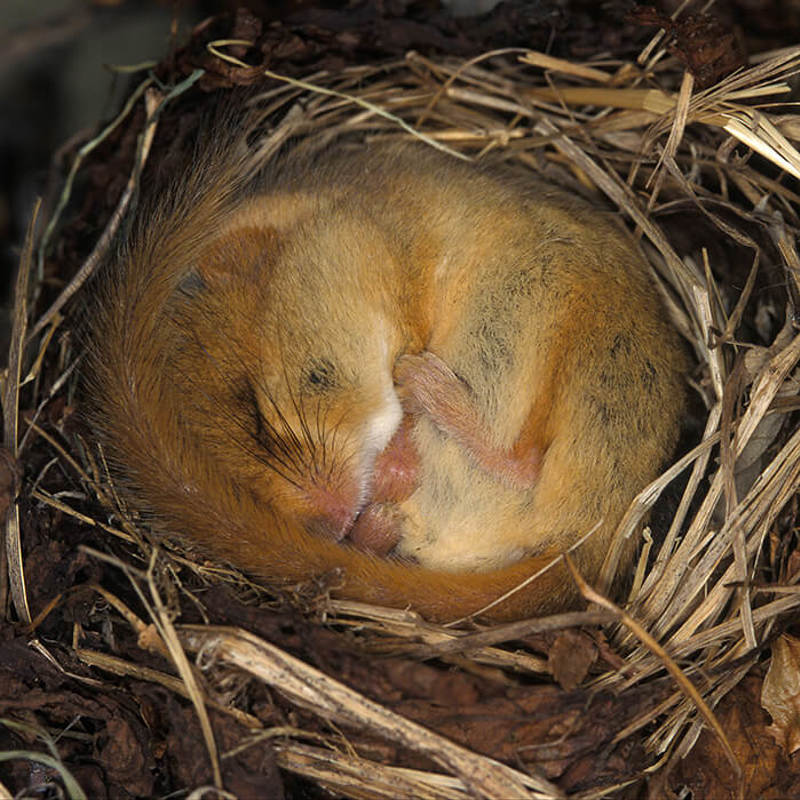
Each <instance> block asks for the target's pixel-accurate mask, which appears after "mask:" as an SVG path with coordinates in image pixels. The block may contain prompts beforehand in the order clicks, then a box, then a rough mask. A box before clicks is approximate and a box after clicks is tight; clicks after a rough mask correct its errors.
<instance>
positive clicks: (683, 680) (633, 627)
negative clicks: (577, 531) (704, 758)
mask: <svg viewBox="0 0 800 800" xmlns="http://www.w3.org/2000/svg"><path fill="white" fill-rule="evenodd" d="M564 558H565V561H566V562H567V566H568V567H569V570H570V572H571V573H572V577H573V578H574V579H575V582H576V583H577V584H578V588H579V589H580V591H581V594H582V595H583V596H584V597H585V598H586V599H587V600H588V601H589V602H590V603H597V605H599V606H600V607H601V608H605V609H608V610H609V611H611V612H612V613H613V614H615V615H616V616H617V619H619V621H620V622H621V623H622V624H623V625H624V626H625V627H626V628H628V630H630V631H631V632H632V633H633V634H634V635H635V636H636V637H638V639H639V640H640V641H641V642H642V644H643V645H644V646H645V647H646V648H647V649H648V650H649V651H650V652H651V653H653V655H654V656H655V657H656V658H658V659H660V661H661V663H662V665H663V666H664V668H665V669H666V670H667V672H669V674H670V675H672V677H673V678H674V679H675V681H676V682H677V684H678V686H679V687H680V689H681V691H682V692H683V693H684V694H685V695H686V697H687V698H688V699H689V700H691V701H692V702H693V703H694V705H695V707H696V708H697V710H698V711H699V712H700V715H701V716H702V717H703V719H704V720H705V721H706V723H707V724H708V726H709V727H710V728H711V729H712V730H713V731H714V733H715V734H716V735H717V738H718V739H719V741H720V744H721V745H722V748H723V750H724V751H725V754H726V755H727V756H728V760H729V761H730V764H731V766H732V767H733V769H734V772H735V773H736V776H737V778H738V779H741V776H742V768H741V766H740V765H739V761H738V760H737V758H736V754H735V753H734V752H733V748H732V747H731V744H730V742H729V741H728V737H727V736H726V735H725V731H724V730H723V729H722V726H721V725H720V723H719V720H718V719H717V718H716V716H714V712H713V711H712V710H711V709H710V708H709V707H708V705H707V704H706V702H705V701H704V700H703V697H702V696H701V694H700V692H698V691H697V689H696V688H695V686H694V684H693V683H692V682H691V681H690V680H689V679H688V678H687V677H686V675H685V674H684V673H683V670H681V668H680V667H679V666H678V665H677V664H676V663H675V662H674V661H673V660H672V659H671V658H670V657H669V654H668V653H667V651H666V650H664V648H663V647H662V646H661V645H660V644H659V643H658V642H657V641H656V640H655V639H654V638H653V637H652V636H651V635H650V634H649V633H648V632H647V631H646V630H645V629H644V627H642V625H640V624H639V623H638V622H637V621H636V620H635V619H633V617H631V616H630V615H629V614H627V613H626V612H625V611H623V610H622V609H621V608H619V606H617V605H615V604H614V603H612V602H611V601H610V600H608V599H607V598H605V597H603V595H601V594H600V593H598V592H596V591H594V589H592V588H591V586H589V584H588V583H586V581H585V580H584V579H583V577H582V576H581V575H580V573H579V572H578V570H577V569H576V568H575V565H574V563H573V562H572V559H571V558H570V557H569V556H565V557H564Z"/></svg>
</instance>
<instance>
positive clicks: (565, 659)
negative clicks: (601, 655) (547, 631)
mask: <svg viewBox="0 0 800 800" xmlns="http://www.w3.org/2000/svg"><path fill="white" fill-rule="evenodd" d="M596 660H597V647H596V646H595V644H594V642H593V641H592V640H591V639H590V638H589V637H588V636H586V635H585V634H583V633H581V632H580V631H571V630H566V631H561V632H560V633H559V634H558V636H556V638H555V641H554V642H553V644H552V646H551V648H550V652H549V654H548V658H547V667H548V669H549V670H550V673H551V674H552V676H553V677H554V678H555V679H556V680H557V681H558V683H559V685H560V686H561V687H562V688H564V689H566V690H567V691H569V690H571V689H574V688H575V687H576V686H578V684H579V683H581V681H583V679H584V678H585V677H586V674H587V673H588V672H589V667H591V666H592V664H594V662H595V661H596Z"/></svg>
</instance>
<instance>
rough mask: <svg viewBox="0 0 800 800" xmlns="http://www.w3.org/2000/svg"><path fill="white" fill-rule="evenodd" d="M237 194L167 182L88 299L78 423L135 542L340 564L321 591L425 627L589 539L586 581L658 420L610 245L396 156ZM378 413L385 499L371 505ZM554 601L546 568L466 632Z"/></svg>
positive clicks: (644, 349)
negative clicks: (136, 524) (140, 526)
mask: <svg viewBox="0 0 800 800" xmlns="http://www.w3.org/2000/svg"><path fill="white" fill-rule="evenodd" d="M243 184H244V181H243V179H242V177H241V175H240V173H239V171H238V167H237V166H236V160H235V158H234V157H232V156H231V157H230V163H229V164H228V165H227V166H225V167H224V168H216V169H214V170H211V171H210V172H209V174H208V175H206V176H204V177H203V179H202V180H200V179H197V180H194V181H192V180H191V179H190V180H189V181H188V182H184V184H183V188H178V189H176V190H175V191H176V194H174V195H173V196H172V197H170V198H169V200H166V199H165V200H164V201H163V203H162V204H161V205H159V204H156V206H155V208H154V209H153V210H151V212H150V214H149V217H148V221H147V224H145V225H140V226H139V229H138V230H139V232H138V233H135V234H133V235H132V237H131V240H130V241H129V243H128V244H127V246H126V249H125V251H124V253H123V255H121V256H120V258H119V259H117V262H116V263H115V264H113V265H111V275H110V278H109V280H108V281H107V283H106V287H105V289H104V290H103V292H102V297H103V303H102V310H101V311H100V312H99V313H98V320H97V322H96V323H95V325H94V330H93V347H92V359H91V362H92V363H91V375H92V378H91V381H92V384H91V385H92V391H93V393H94V394H95V395H96V398H97V400H96V404H95V405H96V409H95V413H94V420H95V422H96V424H97V426H98V429H99V432H100V435H101V437H102V439H103V441H104V442H105V445H106V448H107V450H108V451H110V453H111V455H112V456H113V459H114V463H115V464H116V468H117V471H118V472H119V474H120V475H121V476H122V477H124V479H125V484H126V485H127V486H128V487H129V490H130V491H131V493H132V495H133V497H134V498H135V500H136V502H138V504H139V505H140V506H141V507H142V508H144V509H146V510H148V511H150V512H151V513H152V515H153V519H154V522H155V524H156V525H157V526H159V527H162V528H164V529H166V530H169V531H173V532H176V533H179V534H182V535H183V536H185V537H186V538H188V539H190V540H192V541H194V542H197V543H198V544H199V545H201V546H202V547H203V548H204V549H206V550H207V551H208V552H209V553H211V554H215V555H217V556H219V557H222V558H225V559H229V560H230V561H232V562H233V563H235V564H237V565H239V566H241V567H242V568H244V569H246V570H248V571H250V572H252V573H254V574H256V575H259V576H261V577H262V578H264V579H265V580H268V581H270V582H274V583H287V582H297V581H301V580H304V579H307V578H310V577H312V576H315V575H319V574H321V573H324V572H328V571H330V570H332V569H334V568H339V569H340V570H341V573H342V574H341V580H340V584H341V588H340V589H338V590H337V591H338V593H339V594H340V595H342V596H346V597H352V598H356V599H361V600H365V601H369V602H373V603H379V604H386V605H395V606H401V607H402V606H410V607H412V608H414V609H417V610H418V611H420V612H421V613H423V614H424V615H426V616H428V617H430V618H434V619H446V618H455V617H458V616H461V615H464V614H468V613H472V612H474V611H476V610H478V609H480V608H481V607H482V606H484V605H485V604H487V603H489V602H491V601H492V600H493V599H495V598H496V597H497V596H499V595H500V594H502V593H504V592H506V591H507V590H509V589H510V588H512V587H513V586H515V585H516V584H518V583H519V582H520V581H522V580H523V579H524V578H526V577H527V576H529V575H531V574H533V573H535V572H536V571H538V570H539V569H540V568H541V567H542V566H543V565H544V564H546V563H548V562H549V561H551V560H552V559H553V557H554V556H555V555H558V554H560V553H561V552H563V551H564V550H566V549H568V548H569V547H570V546H571V545H572V544H574V542H575V541H577V540H578V539H579V538H580V537H581V536H582V535H583V534H585V533H587V532H588V531H589V530H591V529H593V528H595V527H596V526H599V527H598V529H597V531H596V532H595V534H594V535H593V536H592V537H591V538H590V539H589V540H588V541H587V542H586V543H585V544H584V545H582V546H581V547H580V548H579V549H578V551H577V552H576V556H575V558H576V562H577V564H578V566H579V568H580V569H581V570H582V572H583V573H584V574H585V575H586V576H587V577H588V578H590V579H591V578H593V577H595V575H596V574H597V571H598V570H599V567H600V564H601V563H602V560H603V557H604V555H605V553H606V551H607V549H608V545H609V541H610V537H611V535H612V533H613V531H614V529H615V527H616V525H617V524H618V523H619V521H620V519H621V517H622V514H623V513H624V511H625V509H626V507H627V506H628V504H629V503H630V501H631V499H632V498H633V496H634V495H635V494H636V493H637V492H638V491H639V490H640V489H641V488H642V487H643V486H644V485H645V484H646V483H647V482H649V481H650V480H652V479H653V478H654V477H655V476H656V474H657V471H658V469H659V467H660V466H661V465H662V463H663V461H664V460H665V458H666V457H668V456H669V455H670V452H671V450H672V448H673V447H674V444H675V440H676V436H677V431H678V424H679V416H680V413H681V411H682V407H683V390H682V385H681V383H682V379H681V377H680V372H681V370H682V367H683V362H682V355H681V350H680V345H679V343H678V341H677V337H676V335H675V333H674V332H673V331H672V330H671V328H670V326H669V324H668V323H667V322H666V321H665V312H664V310H663V308H662V307H661V304H660V303H659V301H658V298H657V294H656V291H655V289H654V288H653V286H652V284H651V279H650V277H649V275H648V271H647V268H646V266H645V264H644V263H643V261H642V259H641V257H640V256H639V255H638V253H637V251H636V249H635V247H634V246H633V244H632V243H631V242H630V241H629V240H628V238H627V236H626V235H625V234H624V233H623V232H622V231H621V230H619V229H618V228H617V226H616V225H615V224H614V223H613V222H612V221H610V220H609V219H607V218H606V216H605V215H604V214H602V213H600V212H598V211H596V210H593V209H591V208H589V207H588V206H587V205H586V204H585V203H583V202H579V201H578V200H574V199H571V198H569V197H567V196H566V195H565V194H564V193H562V192H559V191H557V190H555V189H552V188H551V187H548V186H546V185H544V184H541V183H539V182H537V181H535V180H534V179H532V178H529V177H519V176H512V175H510V174H507V173H505V172H493V171H490V170H480V169H478V168H476V167H473V166H470V165H467V164H463V163H460V162H457V161H456V160H454V159H451V158H449V157H447V156H444V155H441V154H439V153H436V152H435V151H432V150H431V149H429V148H426V147H424V146H421V145H408V146H391V147H387V146H385V145H384V146H376V147H373V148H371V149H365V150H358V151H344V150H341V149H339V150H333V151H331V152H329V153H328V154H327V155H325V156H323V157H317V158H316V159H315V160H314V161H313V163H302V162H300V161H298V160H295V161H293V160H292V158H291V157H289V159H288V160H287V161H284V162H283V163H282V164H281V165H279V166H278V167H273V168H270V170H268V172H267V174H266V175H265V176H264V177H262V178H261V179H260V180H259V185H258V188H256V189H252V188H247V189H246V188H245V187H244V185H243ZM403 420H405V423H406V425H407V427H408V430H410V435H409V436H408V437H406V438H404V439H403V440H402V441H403V445H402V447H401V446H400V445H398V451H400V450H401V449H404V452H405V451H406V450H409V449H411V450H413V453H412V455H413V458H412V459H410V462H411V461H413V462H414V464H415V466H414V468H413V470H412V471H411V472H410V478H409V479H408V480H409V481H410V483H411V485H410V486H407V487H405V488H406V489H407V491H404V492H399V493H398V494H397V497H377V496H376V489H375V487H376V484H377V483H379V482H380V480H381V479H382V478H381V476H380V475H379V476H378V477H376V473H381V474H382V472H383V469H384V467H383V465H382V461H381V453H382V452H383V453H384V454H386V453H389V454H391V453H392V452H393V451H392V447H393V445H392V444H390V440H391V441H392V442H397V441H398V439H392V435H393V434H394V433H395V431H396V430H397V429H398V426H399V425H400V424H401V421H403ZM409 442H410V443H411V444H410V445H409ZM402 455H403V454H402V453H401V456H402ZM392 459H393V456H392ZM392 459H385V460H392ZM397 460H398V462H400V461H403V458H401V457H400V456H399V457H398V459H397ZM410 462H409V463H410ZM403 463H404V464H405V461H403ZM376 465H380V466H376ZM359 514H360V515H361V516H359ZM373 518H374V519H375V520H376V522H375V525H374V530H373V526H372V522H371V520H372V519H373ZM357 520H360V521H361V523H360V524H361V528H362V530H361V531H360V534H359V537H356V536H355V535H353V537H352V538H351V539H348V536H349V533H350V532H351V531H353V530H355V528H354V523H356V526H358V524H359V523H358V522H357ZM364 520H366V521H367V522H366V523H365V522H364ZM363 529H366V530H363ZM371 537H372V538H373V539H374V542H375V547H374V548H371V547H370V545H371V542H370V538H371ZM387 539H388V545H386V544H385V540H387ZM364 542H366V547H365V546H364ZM353 543H355V544H358V545H359V546H354V544H353ZM368 549H375V550H377V551H385V550H391V556H390V557H380V556H378V555H375V554H372V553H370V552H366V550H368ZM573 598H574V588H573V587H572V584H571V582H570V579H569V577H568V576H567V575H566V572H565V570H564V567H563V565H560V566H558V567H556V568H555V569H552V570H550V571H549V572H547V573H546V574H545V575H544V576H542V577H541V578H539V579H538V580H537V581H535V582H533V584H531V585H530V586H528V587H526V588H525V589H524V590H522V591H521V592H519V593H517V594H515V595H514V596H513V598H512V599H510V600H508V601H505V602H504V603H503V604H501V605H499V606H497V607H496V608H495V609H494V610H493V611H492V612H491V613H490V615H489V616H491V617H493V618H499V619H506V618H511V617H516V616H520V615H522V614H525V613H529V612H536V611H547V610H553V609H556V608H559V607H561V606H564V605H565V604H568V603H569V602H570V601H571V600H572V599H573Z"/></svg>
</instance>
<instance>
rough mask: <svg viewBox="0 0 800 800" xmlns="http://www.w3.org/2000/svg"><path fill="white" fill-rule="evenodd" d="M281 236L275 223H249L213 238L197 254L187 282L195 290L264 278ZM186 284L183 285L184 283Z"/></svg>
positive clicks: (276, 253)
mask: <svg viewBox="0 0 800 800" xmlns="http://www.w3.org/2000/svg"><path fill="white" fill-rule="evenodd" d="M280 248H281V236H280V234H279V233H278V231H277V230H276V229H275V228H273V227H267V226H260V225H259V226H256V225H246V226H243V227H240V228H233V229H232V230H228V231H226V232H225V233H224V234H222V235H221V236H219V237H217V238H216V239H214V240H213V241H212V242H211V243H210V244H209V245H208V246H207V247H206V248H205V249H204V250H203V251H202V252H201V253H200V255H199V257H198V258H197V262H196V266H195V269H194V270H193V271H192V274H191V275H190V276H189V277H188V278H187V279H186V281H185V282H189V283H191V284H192V286H191V287H190V288H193V289H194V292H193V293H196V292H197V291H198V290H202V289H204V288H212V289H213V288H215V287H216V288H221V287H224V286H226V285H228V284H230V283H231V282H232V281H236V280H245V281H246V280H252V279H256V278H262V279H263V278H264V277H265V276H266V275H267V274H268V272H269V270H270V266H271V265H272V264H274V263H275V260H276V258H277V256H278V254H279V252H280ZM182 288H183V287H182Z"/></svg>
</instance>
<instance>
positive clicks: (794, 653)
mask: <svg viewBox="0 0 800 800" xmlns="http://www.w3.org/2000/svg"><path fill="white" fill-rule="evenodd" d="M761 705H762V706H763V707H764V709H765V710H766V711H767V712H768V713H769V715H770V716H771V717H772V723H773V724H772V725H770V726H769V728H767V730H768V731H769V732H770V733H771V734H772V735H773V736H774V737H775V741H777V742H778V744H779V745H781V747H783V748H784V749H785V750H786V752H787V753H789V754H791V753H794V752H795V751H796V750H798V749H800V639H796V638H794V637H793V636H781V637H780V639H778V640H777V641H776V642H775V644H774V645H773V646H772V661H771V662H770V665H769V669H768V670H767V676H766V677H765V678H764V688H763V689H762V690H761Z"/></svg>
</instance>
